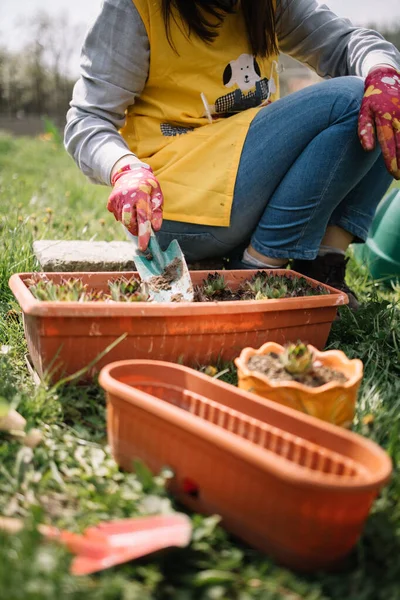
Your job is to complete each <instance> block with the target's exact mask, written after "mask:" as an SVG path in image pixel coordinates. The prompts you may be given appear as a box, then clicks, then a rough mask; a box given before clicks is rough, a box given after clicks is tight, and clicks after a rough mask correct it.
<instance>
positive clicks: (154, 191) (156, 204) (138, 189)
mask: <svg viewBox="0 0 400 600" xmlns="http://www.w3.org/2000/svg"><path fill="white" fill-rule="evenodd" d="M112 185H113V191H112V192H111V195H110V197H109V199H108V204H107V209H108V210H109V211H110V212H112V213H113V215H114V217H115V218H116V220H117V221H121V223H122V224H123V225H125V227H126V228H127V230H128V231H129V232H130V233H131V234H132V235H136V236H138V238H139V249H140V250H141V251H142V252H144V251H145V250H146V249H147V246H148V245H149V241H150V234H151V229H152V228H153V229H154V231H160V229H161V225H162V220H163V204H164V198H163V195H162V192H161V188H160V184H159V183H158V181H157V179H156V178H155V176H154V173H153V171H152V170H151V169H150V167H148V168H146V167H144V166H143V167H142V166H136V165H127V166H125V167H122V169H120V170H119V171H117V172H116V173H115V174H114V176H113V179H112Z"/></svg>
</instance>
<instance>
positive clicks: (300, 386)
mask: <svg viewBox="0 0 400 600" xmlns="http://www.w3.org/2000/svg"><path fill="white" fill-rule="evenodd" d="M307 347H308V348H309V349H310V350H311V352H312V353H313V354H314V356H315V357H316V358H317V359H318V360H320V361H321V362H322V363H323V364H324V363H325V361H324V357H329V356H336V357H338V358H340V361H341V363H342V364H347V365H349V364H351V365H352V366H353V367H354V368H355V373H354V375H353V376H352V377H350V378H349V379H348V380H347V381H346V382H345V383H340V382H338V381H329V382H328V383H325V384H324V385H321V386H319V387H310V386H307V385H305V384H304V383H299V382H298V381H290V380H288V381H272V380H271V379H269V377H267V375H264V374H263V373H260V372H258V371H251V370H250V369H249V368H248V367H247V363H248V361H249V359H250V358H251V357H253V356H262V355H265V354H270V353H271V352H276V353H277V354H282V353H283V351H284V347H283V346H281V345H280V344H277V343H276V342H266V343H265V344H263V345H262V346H261V347H260V348H258V350H256V349H255V348H244V349H243V350H242V352H241V353H240V356H239V357H238V358H236V359H235V365H236V366H237V368H238V369H240V370H241V371H242V373H243V375H244V376H245V377H253V378H254V379H258V380H259V381H262V382H263V383H266V384H267V385H268V386H270V387H271V388H274V389H277V388H279V389H296V390H301V391H304V392H307V394H309V395H310V396H319V395H320V394H323V393H324V392H326V391H327V390H331V389H333V388H343V389H348V388H350V387H352V386H353V385H354V384H355V383H357V382H358V381H360V380H361V378H362V376H363V370H364V365H363V363H362V361H361V360H360V359H359V358H352V359H349V358H347V356H346V354H345V353H344V352H343V351H342V350H325V351H320V350H317V348H315V347H314V346H311V344H308V345H307ZM339 370H340V369H339Z"/></svg>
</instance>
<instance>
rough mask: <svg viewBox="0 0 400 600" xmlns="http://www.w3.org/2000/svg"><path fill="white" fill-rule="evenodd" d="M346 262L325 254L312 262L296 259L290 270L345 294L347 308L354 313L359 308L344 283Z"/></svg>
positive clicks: (337, 256)
mask: <svg viewBox="0 0 400 600" xmlns="http://www.w3.org/2000/svg"><path fill="white" fill-rule="evenodd" d="M348 260H349V259H348V258H345V257H344V256H343V255H342V254H336V253H334V252H332V253H330V254H325V256H317V258H315V259H314V260H298V259H296V260H294V261H293V264H292V267H291V268H292V270H293V271H297V272H298V273H301V274H302V275H305V276H306V277H311V279H316V280H317V281H320V282H321V283H326V285H330V286H331V287H334V288H336V289H337V290H340V291H341V292H345V294H347V295H348V297H349V304H348V306H349V308H350V309H351V310H354V311H355V310H358V308H359V303H358V300H357V296H356V294H355V293H354V292H353V290H351V289H350V288H349V286H348V285H347V284H346V281H345V275H346V265H347V262H348Z"/></svg>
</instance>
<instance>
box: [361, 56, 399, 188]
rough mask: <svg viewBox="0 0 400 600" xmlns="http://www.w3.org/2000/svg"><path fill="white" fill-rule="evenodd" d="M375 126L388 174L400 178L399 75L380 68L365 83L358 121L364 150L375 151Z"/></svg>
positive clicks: (390, 68)
mask: <svg viewBox="0 0 400 600" xmlns="http://www.w3.org/2000/svg"><path fill="white" fill-rule="evenodd" d="M375 127H376V135H377V137H378V141H379V143H380V145H381V148H382V154H383V158H384V160H385V164H386V166H387V169H388V171H389V172H390V173H391V174H392V175H393V177H394V178H395V179H400V72H398V71H396V69H393V68H392V67H379V68H377V69H375V70H374V71H372V72H371V73H370V74H369V75H368V77H367V79H366V81H365V94H364V99H363V102H362V105H361V111H360V117H359V122H358V135H359V137H360V141H361V144H362V146H363V148H364V150H367V151H370V150H373V149H374V148H375V143H376V142H375Z"/></svg>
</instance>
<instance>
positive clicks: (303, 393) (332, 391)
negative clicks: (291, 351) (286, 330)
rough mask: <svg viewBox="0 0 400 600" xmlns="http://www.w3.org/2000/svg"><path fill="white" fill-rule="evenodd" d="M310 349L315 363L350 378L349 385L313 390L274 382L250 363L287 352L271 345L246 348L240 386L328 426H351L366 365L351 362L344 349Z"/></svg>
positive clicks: (335, 384) (239, 361)
mask: <svg viewBox="0 0 400 600" xmlns="http://www.w3.org/2000/svg"><path fill="white" fill-rule="evenodd" d="M308 348H309V349H310V350H311V351H312V352H313V354H314V357H315V360H318V361H320V362H321V363H322V364H323V365H325V366H327V367H331V368H332V369H335V371H340V372H341V373H343V374H344V375H345V376H346V377H347V381H346V382H345V383H338V382H336V381H331V382H329V383H326V384H325V385H322V386H320V387H317V388H311V387H308V386H306V385H304V384H302V383H298V382H297V381H287V382H286V381H285V382H282V381H278V382H276V381H271V380H270V379H268V377H267V376H266V375H263V374H262V373H257V372H255V371H250V370H249V369H248V367H247V363H248V362H249V360H250V358H251V357H252V356H255V355H265V354H270V353H271V352H275V353H276V354H282V353H283V351H284V347H283V346H280V345H279V344H276V343H275V342H268V343H266V344H264V345H263V346H261V348H260V349H259V350H254V349H253V348H245V349H244V350H243V351H242V353H241V354H240V357H239V358H237V359H236V360H235V364H236V366H237V368H238V377H239V387H240V388H241V389H242V390H246V391H248V392H253V393H255V394H258V395H259V396H262V397H264V398H267V399H268V400H274V401H275V402H278V403H279V404H283V405H284V406H288V407H289V408H294V409H296V410H299V411H301V412H303V413H306V414H307V415H311V416H313V417H317V418H318V419H322V420H323V421H327V422H328V423H333V424H334V425H340V426H342V427H350V425H351V423H352V421H353V419H354V413H355V405H356V401H357V394H358V390H359V387H360V383H361V379H362V376H363V363H362V362H361V360H358V359H353V360H349V359H348V358H347V356H346V355H345V354H344V352H341V351H340V350H329V351H327V352H320V351H319V350H317V349H316V348H314V347H313V346H308Z"/></svg>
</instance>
